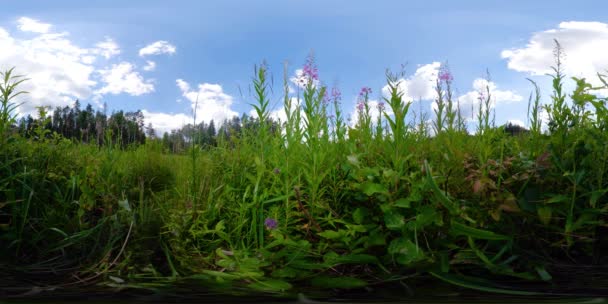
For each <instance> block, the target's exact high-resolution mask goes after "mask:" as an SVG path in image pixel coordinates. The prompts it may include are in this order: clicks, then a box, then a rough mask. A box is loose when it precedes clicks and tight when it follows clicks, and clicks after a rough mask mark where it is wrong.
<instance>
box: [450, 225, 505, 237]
mask: <svg viewBox="0 0 608 304" xmlns="http://www.w3.org/2000/svg"><path fill="white" fill-rule="evenodd" d="M451 232H452V234H454V235H456V236H460V235H464V236H469V237H472V238H474V239H480V240H494V241H503V240H504V241H506V240H510V239H511V238H510V237H508V236H506V235H502V234H497V233H494V232H492V231H489V230H483V229H478V228H473V227H469V226H467V225H464V224H461V223H458V222H455V221H452V226H451Z"/></svg>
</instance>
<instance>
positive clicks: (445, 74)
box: [438, 67, 454, 82]
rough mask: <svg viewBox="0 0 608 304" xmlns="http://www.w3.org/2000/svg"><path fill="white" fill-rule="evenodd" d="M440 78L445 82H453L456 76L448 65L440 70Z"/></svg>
mask: <svg viewBox="0 0 608 304" xmlns="http://www.w3.org/2000/svg"><path fill="white" fill-rule="evenodd" d="M438 77H439V80H440V81H443V82H452V81H453V80H454V76H453V75H452V73H450V70H449V69H448V68H447V67H442V68H441V70H440V71H439V76H438Z"/></svg>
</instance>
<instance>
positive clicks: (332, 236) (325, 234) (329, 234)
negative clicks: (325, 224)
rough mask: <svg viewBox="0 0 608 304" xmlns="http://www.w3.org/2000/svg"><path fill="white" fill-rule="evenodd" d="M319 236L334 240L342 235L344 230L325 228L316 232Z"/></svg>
mask: <svg viewBox="0 0 608 304" xmlns="http://www.w3.org/2000/svg"><path fill="white" fill-rule="evenodd" d="M318 235H319V236H321V237H324V238H326V239H330V240H336V239H339V238H341V237H343V236H344V231H342V230H339V231H334V230H325V231H323V232H319V233H318Z"/></svg>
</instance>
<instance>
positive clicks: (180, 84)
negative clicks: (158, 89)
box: [175, 79, 190, 93]
mask: <svg viewBox="0 0 608 304" xmlns="http://www.w3.org/2000/svg"><path fill="white" fill-rule="evenodd" d="M175 82H176V83H177V87H178V88H179V89H180V90H181V91H182V93H183V92H188V91H190V85H189V84H188V83H187V82H185V81H184V80H183V79H178V80H176V81H175Z"/></svg>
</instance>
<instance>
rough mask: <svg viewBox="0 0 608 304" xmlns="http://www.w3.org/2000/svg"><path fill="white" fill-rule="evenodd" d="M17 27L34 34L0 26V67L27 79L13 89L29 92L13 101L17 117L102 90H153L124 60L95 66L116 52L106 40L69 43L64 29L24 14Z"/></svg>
mask: <svg viewBox="0 0 608 304" xmlns="http://www.w3.org/2000/svg"><path fill="white" fill-rule="evenodd" d="M18 29H20V30H22V31H29V32H32V33H35V34H34V35H33V36H28V37H27V38H18V37H15V36H14V35H12V34H11V33H10V32H9V31H7V30H6V29H4V28H0V69H3V70H4V69H8V68H11V67H15V72H14V73H15V74H18V75H24V76H26V77H27V78H28V80H27V81H25V82H24V83H22V84H21V86H20V87H19V89H21V90H24V91H28V92H29V94H24V95H21V96H19V97H18V99H17V100H16V101H17V102H23V104H22V105H21V106H20V107H19V109H18V112H19V114H21V115H26V114H34V113H35V112H36V109H35V108H36V107H37V106H50V107H51V108H54V107H57V106H66V105H71V104H73V103H74V100H76V99H80V100H87V99H89V98H91V97H93V100H98V99H99V98H101V97H102V95H103V94H118V93H121V92H124V93H128V94H131V95H140V94H143V93H148V92H152V91H153V86H152V84H151V83H150V81H146V80H143V79H142V78H141V76H139V74H138V73H137V72H136V71H135V70H134V66H133V65H131V64H129V63H126V62H123V63H120V64H118V65H113V66H111V67H107V68H101V67H100V66H99V65H97V64H95V63H96V61H97V60H98V59H100V58H102V59H103V58H105V59H110V58H112V57H113V56H115V55H117V54H119V53H120V48H119V47H118V45H117V44H116V43H115V42H114V41H113V40H112V39H111V38H106V39H105V40H103V41H100V42H98V43H96V44H95V45H94V46H93V47H82V46H79V45H77V44H75V43H74V42H72V40H71V39H70V36H69V33H67V32H61V33H57V32H53V31H52V29H53V26H52V25H50V24H46V23H41V22H39V21H36V20H33V19H31V18H27V17H23V18H20V19H19V21H18ZM120 82H124V83H122V84H120ZM129 86H130V87H129Z"/></svg>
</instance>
